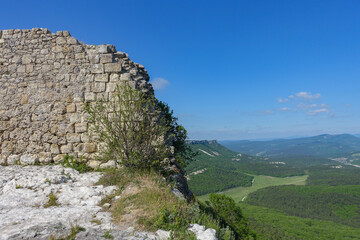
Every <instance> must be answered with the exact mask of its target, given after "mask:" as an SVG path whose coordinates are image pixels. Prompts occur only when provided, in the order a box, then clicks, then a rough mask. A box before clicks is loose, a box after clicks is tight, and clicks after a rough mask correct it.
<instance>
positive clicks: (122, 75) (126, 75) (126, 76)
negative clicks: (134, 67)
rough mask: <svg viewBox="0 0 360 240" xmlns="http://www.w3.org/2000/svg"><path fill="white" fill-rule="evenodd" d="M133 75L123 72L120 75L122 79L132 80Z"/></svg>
mask: <svg viewBox="0 0 360 240" xmlns="http://www.w3.org/2000/svg"><path fill="white" fill-rule="evenodd" d="M130 80H131V75H130V73H123V74H121V75H120V81H130Z"/></svg>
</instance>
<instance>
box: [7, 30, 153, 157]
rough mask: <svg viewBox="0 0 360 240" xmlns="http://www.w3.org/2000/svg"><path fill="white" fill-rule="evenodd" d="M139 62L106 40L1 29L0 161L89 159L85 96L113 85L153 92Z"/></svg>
mask: <svg viewBox="0 0 360 240" xmlns="http://www.w3.org/2000/svg"><path fill="white" fill-rule="evenodd" d="M148 80H149V76H148V74H147V71H146V70H145V69H144V67H143V66H142V65H140V64H137V63H134V62H132V61H131V60H130V59H129V58H128V55H127V54H126V53H123V52H117V51H116V49H115V47H114V46H112V45H99V46H96V45H86V44H84V43H81V42H79V41H78V40H76V39H75V38H73V37H71V35H70V34H69V32H67V31H62V32H57V33H51V32H50V31H49V30H47V29H39V28H34V29H31V30H3V31H1V30H0V164H15V163H21V164H34V163H36V162H40V163H42V162H44V163H46V162H59V161H61V160H62V159H63V157H64V156H65V155H66V154H69V155H73V156H75V157H77V156H84V157H85V158H88V159H91V158H93V155H94V154H96V152H97V150H98V146H97V143H94V142H91V140H90V139H89V136H88V124H87V121H86V117H85V114H84V113H83V112H82V108H83V103H84V102H93V101H95V100H96V99H100V98H102V99H103V98H105V99H107V98H108V97H109V94H111V92H113V91H114V90H115V87H116V85H117V84H120V83H122V82H124V81H127V82H128V83H129V84H130V86H133V87H137V88H139V89H142V91H145V92H151V93H152V92H153V89H152V87H151V85H150V84H149V83H148Z"/></svg>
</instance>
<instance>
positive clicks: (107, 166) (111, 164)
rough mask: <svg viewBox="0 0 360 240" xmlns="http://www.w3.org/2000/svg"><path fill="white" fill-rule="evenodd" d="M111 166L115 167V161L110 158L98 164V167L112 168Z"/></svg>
mask: <svg viewBox="0 0 360 240" xmlns="http://www.w3.org/2000/svg"><path fill="white" fill-rule="evenodd" d="M112 167H116V162H115V161H114V160H110V161H108V162H106V163H103V164H101V165H100V168H101V169H104V168H112Z"/></svg>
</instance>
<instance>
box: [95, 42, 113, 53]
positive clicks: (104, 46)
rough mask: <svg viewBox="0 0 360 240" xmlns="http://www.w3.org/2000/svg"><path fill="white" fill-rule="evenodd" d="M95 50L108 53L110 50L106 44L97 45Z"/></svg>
mask: <svg viewBox="0 0 360 240" xmlns="http://www.w3.org/2000/svg"><path fill="white" fill-rule="evenodd" d="M96 50H97V52H98V53H109V52H110V48H109V47H108V45H105V44H103V45H99V46H97V49H96Z"/></svg>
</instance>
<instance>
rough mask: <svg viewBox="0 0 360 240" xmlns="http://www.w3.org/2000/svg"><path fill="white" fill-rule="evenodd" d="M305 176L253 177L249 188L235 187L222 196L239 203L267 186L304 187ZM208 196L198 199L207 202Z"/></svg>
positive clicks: (224, 192)
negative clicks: (292, 185)
mask: <svg viewBox="0 0 360 240" xmlns="http://www.w3.org/2000/svg"><path fill="white" fill-rule="evenodd" d="M306 178H307V176H295V177H287V178H278V177H271V176H262V175H255V176H254V182H253V184H252V185H251V187H235V188H231V189H229V190H226V191H223V192H222V194H225V195H226V196H228V197H231V198H233V199H234V201H235V202H240V201H243V200H244V199H246V196H247V195H248V194H249V193H252V192H255V191H256V190H258V189H260V188H264V187H269V186H279V185H290V184H296V185H305V181H306ZM208 198H209V195H203V196H200V197H199V199H200V200H202V201H205V200H208Z"/></svg>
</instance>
